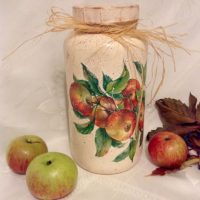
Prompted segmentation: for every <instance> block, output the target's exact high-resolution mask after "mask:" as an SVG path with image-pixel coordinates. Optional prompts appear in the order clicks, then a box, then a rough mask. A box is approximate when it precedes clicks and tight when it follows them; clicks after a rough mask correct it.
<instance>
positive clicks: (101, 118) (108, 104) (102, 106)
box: [94, 96, 116, 128]
mask: <svg viewBox="0 0 200 200" xmlns="http://www.w3.org/2000/svg"><path fill="white" fill-rule="evenodd" d="M115 110H116V105H115V102H114V100H113V99H112V98H111V97H106V96H104V97H100V98H98V105H97V107H96V109H95V110H94V117H95V124H96V125H97V126H98V127H101V128H105V126H106V122H107V118H108V117H109V115H110V114H111V113H112V112H114V111H115Z"/></svg>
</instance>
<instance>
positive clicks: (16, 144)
mask: <svg viewBox="0 0 200 200" xmlns="http://www.w3.org/2000/svg"><path fill="white" fill-rule="evenodd" d="M47 151H48V149H47V145H46V143H45V142H44V140H43V139H42V138H40V137H38V136H35V135H23V136H20V137H17V138H15V139H14V140H13V141H12V142H11V143H10V145H9V147H8V150H7V155H6V158H7V163H8V165H9V167H10V168H11V169H12V170H13V171H14V172H15V173H18V174H25V173H26V169H27V167H28V165H29V163H30V162H31V161H32V160H33V159H34V158H35V157H36V156H38V155H40V154H42V153H45V152H47Z"/></svg>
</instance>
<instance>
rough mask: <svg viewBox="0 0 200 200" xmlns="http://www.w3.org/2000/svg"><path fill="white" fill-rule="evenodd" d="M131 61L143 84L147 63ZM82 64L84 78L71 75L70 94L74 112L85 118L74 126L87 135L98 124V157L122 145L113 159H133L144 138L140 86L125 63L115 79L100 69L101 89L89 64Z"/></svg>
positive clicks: (142, 101)
mask: <svg viewBox="0 0 200 200" xmlns="http://www.w3.org/2000/svg"><path fill="white" fill-rule="evenodd" d="M133 64H134V66H135V67H136V69H137V72H138V74H139V76H140V78H141V82H142V83H143V85H144V82H145V74H146V65H142V64H141V63H139V62H134V63H133ZM81 65H82V69H83V74H84V77H85V79H86V80H80V79H77V78H76V76H75V75H74V76H73V79H74V82H73V83H72V84H71V85H70V89H69V95H70V101H71V105H72V107H73V111H74V113H75V115H76V116H77V117H78V118H79V119H88V121H87V122H86V123H82V124H77V123H74V125H75V127H76V130H77V131H78V132H79V133H81V134H84V135H86V134H91V133H92V131H93V130H94V128H95V126H96V127H97V129H96V133H95V145H96V154H95V155H96V156H97V157H102V156H104V155H106V154H107V153H108V152H109V149H110V148H124V149H123V151H122V152H121V153H120V154H119V155H118V156H117V157H115V158H114V159H113V161H114V162H119V161H122V160H124V159H125V158H127V157H129V159H130V160H131V161H133V158H134V155H135V151H136V147H137V145H139V146H141V145H142V140H143V123H144V101H145V100H144V99H145V96H144V91H143V87H142V86H141V85H140V83H139V81H138V80H137V79H133V78H130V75H129V71H128V69H127V66H126V65H125V64H124V68H123V71H122V73H121V75H120V76H119V77H118V78H117V79H115V80H113V79H112V78H111V77H110V76H108V75H106V74H104V73H103V85H102V88H103V89H102V88H101V87H100V86H99V81H98V79H97V77H96V76H95V75H94V74H93V73H92V72H91V71H89V69H88V67H87V66H86V65H84V64H83V63H81ZM125 144H127V145H125ZM125 146H126V147H125Z"/></svg>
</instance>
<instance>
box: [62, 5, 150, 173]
mask: <svg viewBox="0 0 200 200" xmlns="http://www.w3.org/2000/svg"><path fill="white" fill-rule="evenodd" d="M138 13H139V8H138V6H137V5H133V6H124V7H123V6H121V7H74V8H73V16H74V18H75V19H76V20H78V21H81V22H84V23H87V24H103V25H108V26H109V25H110V24H113V23H127V22H128V23H129V22H131V21H135V20H137V19H138ZM124 40H125V41H127V42H128V44H131V45H129V48H128V47H125V46H124V45H122V44H121V43H120V42H119V41H117V40H114V39H112V37H110V36H107V35H104V34H101V33H92V34H91V33H90V34H89V33H77V32H76V31H74V32H73V33H72V34H71V36H70V37H68V38H67V39H66V41H65V44H64V48H65V58H66V82H67V102H68V103H67V105H68V107H67V112H68V124H69V142H70V149H71V154H72V156H73V158H74V160H75V161H76V162H77V164H78V165H79V166H80V167H82V168H84V169H86V170H87V171H90V172H93V173H98V174H115V173H120V172H123V171H126V170H129V169H131V168H132V167H133V166H134V164H135V163H136V162H137V161H138V159H139V157H140V153H141V150H142V141H143V122H144V91H143V85H144V77H145V76H144V75H145V71H146V57H147V45H146V44H145V43H144V42H142V41H140V40H139V39H136V38H130V37H124ZM142 72H143V73H142ZM141 95H143V96H141Z"/></svg>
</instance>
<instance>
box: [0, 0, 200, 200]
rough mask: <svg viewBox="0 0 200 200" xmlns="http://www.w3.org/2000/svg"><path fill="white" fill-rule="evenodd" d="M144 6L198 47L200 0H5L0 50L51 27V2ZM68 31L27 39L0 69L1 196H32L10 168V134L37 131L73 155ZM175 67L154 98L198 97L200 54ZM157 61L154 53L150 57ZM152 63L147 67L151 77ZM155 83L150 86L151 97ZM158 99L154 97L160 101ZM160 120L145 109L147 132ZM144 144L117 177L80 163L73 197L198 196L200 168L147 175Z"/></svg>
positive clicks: (141, 199) (22, 199)
mask: <svg viewBox="0 0 200 200" xmlns="http://www.w3.org/2000/svg"><path fill="white" fill-rule="evenodd" d="M95 2H96V3H102V2H104V3H106V2H109V3H114V4H116V2H118V3H120V2H122V3H135V2H136V3H139V4H140V7H141V14H140V18H141V19H143V20H144V21H143V23H144V24H147V25H150V24H152V23H153V24H154V26H157V25H163V26H166V25H169V24H173V23H177V24H176V25H175V26H173V27H172V28H170V29H169V31H170V32H173V33H186V35H185V37H184V38H182V42H183V45H184V46H185V47H186V48H188V49H192V50H200V34H199V33H200V15H199V10H200V1H199V0H173V1H172V0H151V1H149V0H138V1H129V0H126V1H119V0H118V1H114V0H112V1H111V0H110V1H103V0H96V1H94V0H93V1H92V0H91V1H83V0H82V1H81V0H74V1H72V0H45V1H44V0H43V1H33V0H6V1H5V0H0V16H1V17H0V19H1V21H0V22H1V25H0V36H1V37H0V45H1V48H0V50H1V51H0V55H1V58H2V57H3V56H5V55H6V54H7V53H9V52H10V51H11V50H12V49H13V48H15V47H16V46H17V45H19V44H20V43H21V42H22V41H24V40H26V39H28V38H31V37H32V36H33V35H36V34H39V33H41V32H42V31H44V30H45V28H46V27H45V26H44V21H45V20H46V19H47V17H48V10H49V9H50V7H51V6H57V7H61V8H63V9H65V10H66V11H67V12H68V13H71V7H72V6H73V5H75V4H76V5H77V4H83V3H90V4H91V3H95ZM66 35H67V32H62V33H50V34H48V35H46V36H44V37H42V38H40V39H36V40H34V41H32V42H29V43H28V44H26V45H25V46H23V47H22V48H21V49H19V50H18V51H17V52H16V53H15V54H13V55H12V56H11V57H10V58H8V59H7V60H6V61H3V62H2V63H1V68H0V135H1V139H0V199H2V200H29V199H30V200H31V199H34V198H33V197H32V196H31V194H30V193H29V191H28V190H27V187H26V183H25V176H20V175H16V174H14V173H12V172H11V171H10V169H9V168H8V167H7V164H6V162H5V152H6V147H7V145H8V143H9V142H10V141H11V139H12V138H15V137H16V136H18V135H22V134H30V133H31V134H37V135H40V136H41V137H42V138H44V139H45V141H46V142H47V144H48V146H49V150H50V151H60V152H63V153H66V154H69V155H70V151H69V147H68V138H67V128H66V111H65V110H66V107H65V98H64V91H65V69H64V59H63V41H64V38H65V37H66ZM175 56H176V68H177V69H176V72H174V71H173V67H172V64H171V63H170V62H169V61H166V67H167V72H166V78H165V82H164V84H163V86H162V88H161V90H160V91H159V93H158V95H157V96H156V99H159V98H163V97H172V98H179V99H181V100H182V101H184V102H186V103H187V101H188V95H189V92H192V93H193V94H194V95H196V96H197V98H198V99H199V100H200V92H199V91H200V53H199V52H195V51H191V55H190V56H189V55H187V54H185V53H184V52H183V51H180V50H176V51H175ZM149 60H151V56H150V58H149ZM150 75H151V68H150V67H149V68H148V79H150ZM149 96H150V88H147V101H149ZM156 99H155V100H156ZM159 125H161V122H160V119H159V117H158V113H157V111H156V109H155V107H154V104H151V105H148V106H147V107H146V112H145V134H146V133H147V132H148V131H149V130H151V129H154V128H156V127H157V126H159ZM146 145H147V144H146V143H144V151H143V154H142V157H141V159H140V161H139V163H138V164H137V165H136V166H135V167H134V168H133V169H132V170H130V171H128V172H125V173H122V174H118V175H109V176H103V175H95V174H92V173H89V172H86V171H84V170H83V169H81V168H79V178H78V184H77V187H76V189H75V190H74V192H73V193H72V194H71V195H69V196H68V197H66V199H69V200H102V199H109V200H112V199H113V200H122V199H126V200H188V199H190V200H199V199H200V193H199V190H200V172H199V170H197V168H196V167H192V168H188V169H185V170H183V171H180V172H178V173H176V174H170V175H167V176H164V177H146V175H148V174H149V173H150V172H151V171H152V170H153V169H154V166H153V165H152V164H151V163H150V161H149V160H148V159H147V155H146Z"/></svg>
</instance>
